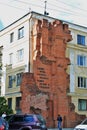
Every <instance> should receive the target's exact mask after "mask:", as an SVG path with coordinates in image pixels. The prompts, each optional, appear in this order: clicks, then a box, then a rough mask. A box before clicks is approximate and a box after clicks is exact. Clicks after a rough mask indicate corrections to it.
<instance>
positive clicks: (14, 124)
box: [5, 114, 47, 130]
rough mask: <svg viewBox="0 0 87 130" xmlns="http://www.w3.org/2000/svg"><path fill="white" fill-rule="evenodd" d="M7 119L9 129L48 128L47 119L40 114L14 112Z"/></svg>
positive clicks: (33, 129)
mask: <svg viewBox="0 0 87 130" xmlns="http://www.w3.org/2000/svg"><path fill="white" fill-rule="evenodd" d="M5 119H6V120H7V121H8V124H9V130H47V127H46V121H45V120H44V118H43V117H42V116H41V115H40V114H14V115H8V116H6V118H5Z"/></svg>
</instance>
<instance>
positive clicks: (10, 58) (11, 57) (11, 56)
mask: <svg viewBox="0 0 87 130" xmlns="http://www.w3.org/2000/svg"><path fill="white" fill-rule="evenodd" d="M12 63H13V53H10V54H9V64H12Z"/></svg>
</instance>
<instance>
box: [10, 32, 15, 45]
mask: <svg viewBox="0 0 87 130" xmlns="http://www.w3.org/2000/svg"><path fill="white" fill-rule="evenodd" d="M13 41H14V32H12V33H10V43H12V42H13Z"/></svg>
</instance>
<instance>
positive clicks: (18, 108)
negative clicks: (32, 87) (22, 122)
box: [15, 97, 21, 113]
mask: <svg viewBox="0 0 87 130" xmlns="http://www.w3.org/2000/svg"><path fill="white" fill-rule="evenodd" d="M20 101H21V97H16V106H15V107H16V113H21V108H20Z"/></svg>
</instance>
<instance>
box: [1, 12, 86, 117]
mask: <svg viewBox="0 0 87 130" xmlns="http://www.w3.org/2000/svg"><path fill="white" fill-rule="evenodd" d="M42 19H46V20H48V21H49V22H53V21H54V20H55V18H51V17H49V16H45V15H42V14H38V13H36V12H31V13H28V14H26V15H25V16H23V17H22V18H20V19H18V20H17V21H15V22H14V23H12V24H10V25H9V26H8V27H6V28H5V29H3V30H2V31H0V52H1V54H2V55H1V60H0V61H1V63H2V73H1V78H0V79H1V96H5V97H6V99H7V101H8V105H9V107H10V108H12V109H13V110H14V112H15V113H19V112H21V108H20V101H21V97H22V93H21V90H20V85H21V80H22V74H23V73H26V72H28V73H33V72H34V70H33V65H34V64H33V60H34V58H35V57H34V56H35V52H34V51H35V44H36V41H35V39H33V38H32V37H33V34H34V33H33V34H32V31H33V32H35V31H36V30H34V26H35V25H36V24H37V20H42ZM62 22H63V23H67V24H68V25H69V30H70V31H71V35H72V41H70V42H67V48H66V57H68V58H69V59H70V65H69V66H68V68H67V73H68V75H69V76H70V84H69V87H68V89H67V96H69V97H71V101H72V107H73V109H74V111H75V112H76V113H78V114H80V115H87V71H86V70H87V53H86V50H87V28H86V27H84V26H79V25H75V24H72V23H69V22H65V21H62ZM37 30H38V28H37ZM35 35H36V34H35ZM36 36H37V35H36ZM32 43H33V44H32ZM61 93H62V92H61ZM55 114H56V116H57V113H55ZM55 114H54V115H55Z"/></svg>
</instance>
